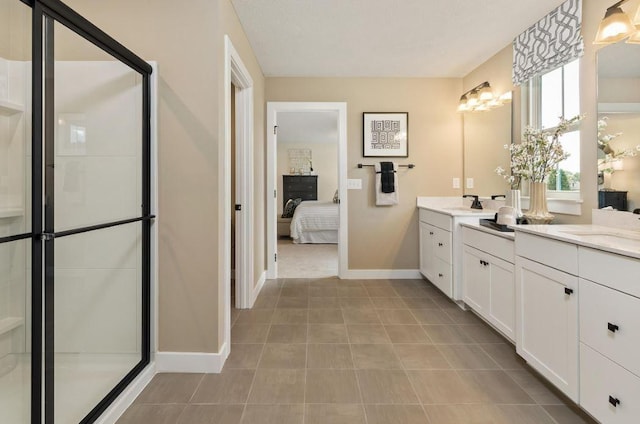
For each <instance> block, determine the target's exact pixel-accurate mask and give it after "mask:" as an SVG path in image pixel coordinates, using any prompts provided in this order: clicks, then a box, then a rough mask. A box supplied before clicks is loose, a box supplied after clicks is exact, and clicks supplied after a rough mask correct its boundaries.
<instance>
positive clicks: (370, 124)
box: [362, 112, 409, 158]
mask: <svg viewBox="0 0 640 424" xmlns="http://www.w3.org/2000/svg"><path fill="white" fill-rule="evenodd" d="M362 122H363V134H362V140H363V141H362V142H363V149H362V155H363V156H364V157H393V158H406V157H409V144H408V142H409V139H408V129H409V113H408V112H364V113H363V114H362Z"/></svg>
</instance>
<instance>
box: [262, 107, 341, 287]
mask: <svg viewBox="0 0 640 424" xmlns="http://www.w3.org/2000/svg"><path fill="white" fill-rule="evenodd" d="M346 111H347V106H346V103H324V102H321V103H317V102H268V103H267V155H266V158H267V164H266V168H267V185H266V187H267V193H268V195H267V223H266V224H267V225H266V227H267V278H270V279H275V278H278V277H281V276H280V274H279V271H278V260H279V259H284V258H282V256H281V255H280V254H279V252H278V248H279V247H280V248H281V250H284V249H286V252H285V253H284V254H285V255H286V254H289V255H295V254H296V253H294V252H298V253H299V252H303V251H304V249H305V248H306V250H313V249H316V250H318V254H320V255H321V257H324V258H325V259H326V258H331V252H328V253H327V252H320V250H322V248H321V246H323V247H324V250H327V248H330V245H331V244H332V243H335V242H336V241H337V266H336V271H337V272H336V274H337V275H338V277H341V276H343V275H345V274H346V270H347V269H348V265H347V252H348V246H347V235H348V228H347V197H346V178H347V172H346V159H347V138H346V123H347V118H346ZM323 121H324V122H325V125H326V124H327V123H328V126H327V128H328V127H331V126H334V127H335V128H334V131H335V136H334V137H333V138H334V139H335V142H336V147H337V148H336V149H335V156H334V163H335V164H337V167H336V168H337V169H336V173H337V180H334V181H335V182H329V184H328V186H327V188H325V189H324V193H322V194H320V191H319V188H320V187H321V183H320V180H321V179H323V177H322V176H321V175H318V171H317V169H318V166H319V165H320V164H319V163H316V166H315V168H314V167H313V163H314V162H313V150H314V148H313V146H311V145H306V144H305V145H300V144H298V143H296V145H294V146H292V148H290V149H289V148H286V147H285V148H282V145H283V144H285V143H281V144H279V137H283V136H284V137H285V140H284V141H295V139H296V138H300V134H298V135H293V136H292V138H291V139H289V135H285V134H287V132H288V131H289V130H291V129H292V128H293V127H294V126H296V125H297V124H300V123H302V124H301V125H300V126H301V127H303V128H304V127H309V126H313V125H319V127H322V124H318V123H319V122H323ZM294 122H297V124H296V123H294ZM305 122H306V123H305ZM311 122H316V124H313V125H312V124H310V123H311ZM283 131H284V134H283ZM294 133H295V131H294ZM305 137H310V136H309V135H308V134H307V135H306V136H305ZM327 137H329V138H331V136H327V135H326V134H325V136H324V137H322V136H321V138H323V139H324V138H327ZM309 139H310V138H308V139H307V141H308V140H309ZM279 145H280V149H279ZM279 150H280V154H278V151H279ZM316 151H317V153H318V156H321V155H322V154H321V153H320V152H321V151H324V149H323V148H318V147H316ZM289 154H291V155H292V156H291V158H289V157H288V155H289ZM279 157H280V158H279ZM283 162H284V163H286V165H284V164H283ZM311 168H314V169H313V170H311ZM329 173H331V171H329ZM327 177H328V176H327V175H325V176H324V179H323V181H326V180H331V177H329V178H327ZM331 185H335V187H334V188H330V186H331ZM291 190H293V191H291ZM334 190H335V192H334ZM326 192H331V194H327V193H326ZM271 193H273V195H271ZM320 196H321V197H322V198H321V197H320ZM285 197H290V198H291V200H292V201H293V204H294V205H295V204H296V203H297V204H300V205H302V206H303V207H302V208H298V207H296V209H299V210H298V211H297V212H293V214H291V213H290V212H291V211H290V207H288V206H287V203H288V202H289V199H288V198H287V199H285ZM296 199H299V200H308V202H307V203H305V201H302V202H301V203H298V201H297V200H296ZM334 199H335V200H336V202H337V203H336V204H335V205H334V206H335V208H336V209H337V215H338V218H337V221H338V224H337V225H334V224H333V221H332V218H330V216H331V214H333V208H332V206H331V205H330V204H331V203H332V202H333V201H334ZM305 213H308V214H310V215H314V216H320V217H321V219H320V220H319V221H322V224H320V225H319V226H316V227H306V226H305V225H304V224H302V223H303V222H304V218H303V217H304V215H305ZM289 215H292V216H291V217H289ZM288 218H291V220H290V222H289V221H288ZM279 227H280V230H279ZM287 227H288V228H289V230H290V231H289V236H290V237H291V238H292V240H293V241H294V242H296V244H300V245H301V247H299V248H297V250H294V248H295V246H294V243H283V242H282V240H281V241H280V245H279V244H278V241H279V240H278V239H279V237H278V234H279V233H280V235H282V234H283V232H286V229H287ZM336 227H337V228H336ZM309 230H310V231H309ZM334 232H335V235H334ZM336 239H337V240H336ZM316 243H317V244H316ZM310 254H311V255H313V253H310ZM279 256H280V258H279ZM316 256H317V255H316ZM288 259H289V258H288ZM316 259H319V258H316ZM293 261H294V262H295V261H296V260H295V258H294V259H293ZM313 262H314V265H317V266H318V267H319V268H321V267H322V266H324V265H323V264H322V259H319V260H314V261H313ZM316 262H317V263H316ZM325 264H329V262H325ZM319 271H321V269H319ZM294 272H296V271H294ZM289 275H290V274H287V276H289Z"/></svg>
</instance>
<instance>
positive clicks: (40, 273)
mask: <svg viewBox="0 0 640 424" xmlns="http://www.w3.org/2000/svg"><path fill="white" fill-rule="evenodd" d="M5 21H6V22H5ZM32 43H33V46H32ZM32 52H33V54H32ZM32 55H33V57H32ZM150 74H151V67H150V66H149V65H148V64H147V63H146V62H144V61H143V60H142V59H140V58H139V57H137V56H135V55H134V54H133V53H132V52H130V51H129V50H127V49H126V48H125V47H123V46H122V45H120V44H119V43H117V42H116V41H115V40H113V39H112V38H110V37H109V36H108V35H106V34H105V33H103V32H102V31H101V30H99V29H98V28H97V27H95V26H94V25H92V24H91V23H90V22H88V21H87V20H86V19H84V18H82V17H81V16H80V15H78V14H77V13H75V12H74V11H73V10H71V9H70V8H68V7H67V6H66V5H64V4H63V3H62V2H60V1H58V0H0V423H11V424H28V423H31V424H41V423H46V424H54V423H56V424H71V423H91V422H93V421H95V419H96V418H97V417H98V416H99V415H100V414H101V413H102V412H103V411H104V410H105V409H106V408H107V407H108V406H109V405H110V403H111V402H113V400H114V399H115V398H116V397H117V396H118V395H119V394H120V393H121V392H122V391H123V390H124V389H125V388H126V387H127V385H128V384H130V383H131V381H133V379H134V378H135V377H136V376H137V375H138V374H139V373H140V372H141V371H142V370H143V369H144V368H145V367H146V366H147V365H148V364H149V360H150V234H151V222H152V219H153V216H152V215H151V187H150V185H151V184H150V181H151V169H150V163H151V161H150V148H151V146H150Z"/></svg>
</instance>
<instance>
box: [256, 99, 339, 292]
mask: <svg viewBox="0 0 640 424" xmlns="http://www.w3.org/2000/svg"><path fill="white" fill-rule="evenodd" d="M282 112H337V113H338V158H337V162H338V193H339V194H340V204H339V208H338V210H339V216H340V227H339V230H338V277H339V278H345V277H346V275H347V271H348V269H349V254H348V252H349V245H348V242H349V222H348V210H349V209H348V199H347V103H346V102H267V119H266V122H267V152H266V161H267V164H266V168H267V182H266V194H267V223H266V227H267V228H266V230H267V278H269V279H274V278H278V264H277V261H276V254H277V252H278V223H277V219H278V218H277V217H278V202H277V187H278V176H277V175H276V173H277V163H278V149H277V143H278V134H277V127H278V113H282ZM271 193H273V196H272V195H271Z"/></svg>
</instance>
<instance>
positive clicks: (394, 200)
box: [375, 162, 398, 206]
mask: <svg viewBox="0 0 640 424" xmlns="http://www.w3.org/2000/svg"><path fill="white" fill-rule="evenodd" d="M375 170H376V206H390V205H397V204H398V173H397V172H398V164H397V163H395V162H393V170H394V171H395V172H396V174H395V175H394V178H393V188H394V190H393V193H383V192H382V178H381V177H382V174H381V173H380V162H377V163H376V164H375Z"/></svg>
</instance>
